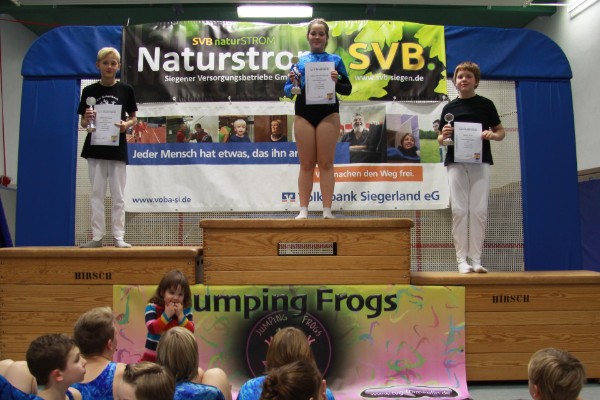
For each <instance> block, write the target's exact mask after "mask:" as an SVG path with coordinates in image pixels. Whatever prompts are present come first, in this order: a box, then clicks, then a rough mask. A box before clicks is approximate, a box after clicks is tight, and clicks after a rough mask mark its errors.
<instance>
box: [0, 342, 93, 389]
mask: <svg viewBox="0 0 600 400" xmlns="http://www.w3.org/2000/svg"><path fill="white" fill-rule="evenodd" d="M25 358H26V359H27V367H28V368H29V371H30V372H31V374H32V375H33V376H34V377H35V379H36V381H37V384H38V385H40V386H44V388H43V389H42V390H41V391H39V392H38V393H37V396H33V395H29V397H28V398H29V399H36V400H39V399H43V400H64V399H65V396H66V398H68V399H70V400H73V399H81V393H79V391H78V390H76V389H74V388H71V387H70V386H71V385H73V384H74V383H77V382H81V381H82V380H83V377H84V375H85V365H86V361H85V359H84V358H83V357H81V354H80V353H79V349H78V348H77V346H76V345H75V341H74V340H73V339H72V338H70V337H69V336H67V335H65V334H62V333H58V334H50V335H44V336H40V337H38V338H37V339H35V340H34V341H33V342H31V344H30V345H29V348H28V349H27V353H26V356H25ZM2 398H3V399H4V397H2Z"/></svg>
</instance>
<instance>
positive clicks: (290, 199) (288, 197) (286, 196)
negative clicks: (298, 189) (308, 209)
mask: <svg viewBox="0 0 600 400" xmlns="http://www.w3.org/2000/svg"><path fill="white" fill-rule="evenodd" d="M281 202H282V203H295V202H296V193H294V192H281Z"/></svg>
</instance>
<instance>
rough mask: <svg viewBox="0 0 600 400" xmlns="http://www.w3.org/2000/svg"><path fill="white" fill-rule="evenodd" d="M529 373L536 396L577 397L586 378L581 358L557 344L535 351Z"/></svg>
mask: <svg viewBox="0 0 600 400" xmlns="http://www.w3.org/2000/svg"><path fill="white" fill-rule="evenodd" d="M527 375H528V377H529V394H531V397H532V398H533V399H534V400H576V399H578V397H577V396H579V393H580V392H581V389H582V388H583V385H584V384H585V380H586V378H585V370H584V368H583V364H581V361H579V360H578V359H577V358H576V357H575V356H573V355H572V354H570V353H568V352H566V351H563V350H559V349H555V348H546V349H541V350H538V351H537V352H536V353H534V354H533V356H531V359H530V360H529V365H528V367H527Z"/></svg>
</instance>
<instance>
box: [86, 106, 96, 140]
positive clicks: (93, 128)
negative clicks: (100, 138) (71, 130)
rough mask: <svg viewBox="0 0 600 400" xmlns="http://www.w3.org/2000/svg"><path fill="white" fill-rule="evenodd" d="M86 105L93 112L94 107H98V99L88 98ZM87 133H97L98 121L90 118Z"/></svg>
mask: <svg viewBox="0 0 600 400" xmlns="http://www.w3.org/2000/svg"><path fill="white" fill-rule="evenodd" d="M85 104H87V105H88V106H89V108H91V109H92V110H93V109H94V106H95V105H96V98H95V97H88V98H87V99H85ZM87 131H88V132H95V131H96V121H95V119H94V118H90V120H89V121H88V126H87Z"/></svg>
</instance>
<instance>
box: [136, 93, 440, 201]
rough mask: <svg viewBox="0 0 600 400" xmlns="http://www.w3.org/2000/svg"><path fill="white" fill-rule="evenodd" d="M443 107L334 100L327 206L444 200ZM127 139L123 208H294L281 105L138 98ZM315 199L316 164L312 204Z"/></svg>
mask: <svg viewBox="0 0 600 400" xmlns="http://www.w3.org/2000/svg"><path fill="white" fill-rule="evenodd" d="M442 106H443V104H441V103H399V102H389V103H372V104H371V103H369V104H354V103H353V104H347V103H343V104H342V105H341V107H340V120H341V125H340V136H339V143H338V144H337V151H336V155H335V177H336V186H335V193H334V208H335V209H336V210H337V209H342V210H365V209H367V210H427V209H429V210H431V209H442V208H447V207H448V204H449V193H448V185H447V177H446V168H445V167H444V166H443V165H442V164H441V157H442V153H441V152H442V149H441V148H440V146H439V145H438V143H437V126H436V124H437V123H439V122H437V121H436V120H437V118H439V115H440V114H441V109H442ZM236 124H238V125H243V130H242V131H240V132H243V134H242V135H238V134H237V133H236V132H237V131H236V129H235V125H236ZM238 138H239V139H238ZM234 139H235V140H234ZM127 140H128V143H129V146H128V150H129V165H128V167H127V178H128V179H127V185H126V189H125V205H126V210H127V211H129V212H211V211H215V212H219V211H221V212H222V211H245V212H248V211H295V210H296V209H297V207H299V197H298V193H297V177H298V172H299V164H298V155H297V149H296V144H295V143H294V134H293V115H292V110H291V109H290V106H289V103H277V104H269V103H259V102H256V103H232V104H229V103H225V104H222V103H182V104H179V103H178V104H174V103H173V104H167V105H165V104H161V105H156V104H155V105H145V104H142V105H140V110H139V112H138V124H137V125H136V126H135V127H134V128H133V130H132V132H131V133H129V134H128V135H127ZM237 140H240V141H241V142H236V141H237ZM319 203H322V197H321V192H320V188H319V173H318V169H317V171H316V173H315V176H314V188H313V193H312V195H311V205H314V206H315V207H318V206H319Z"/></svg>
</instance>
